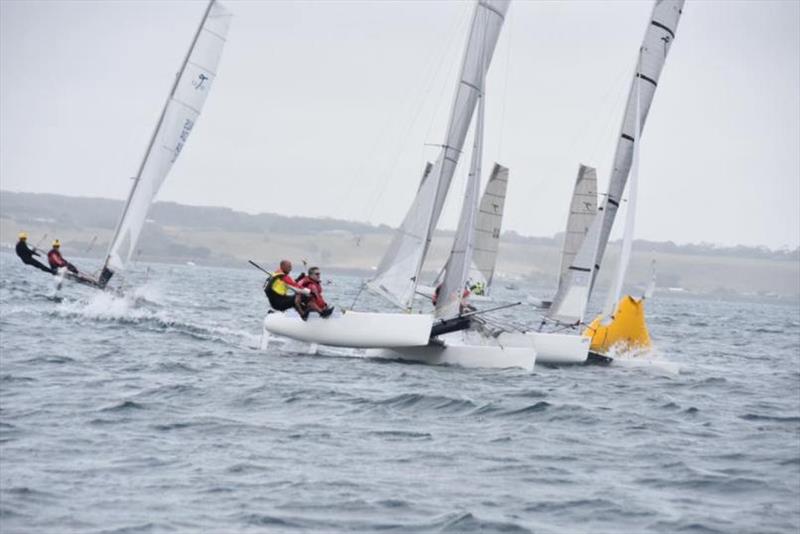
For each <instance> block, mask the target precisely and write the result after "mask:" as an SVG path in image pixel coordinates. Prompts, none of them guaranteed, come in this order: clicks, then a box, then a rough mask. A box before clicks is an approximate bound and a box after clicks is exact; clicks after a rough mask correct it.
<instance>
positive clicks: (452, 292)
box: [264, 0, 536, 369]
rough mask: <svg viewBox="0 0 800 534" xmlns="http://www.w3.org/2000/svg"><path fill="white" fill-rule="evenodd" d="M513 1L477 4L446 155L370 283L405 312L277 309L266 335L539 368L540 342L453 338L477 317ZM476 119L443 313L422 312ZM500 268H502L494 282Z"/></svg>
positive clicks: (410, 356)
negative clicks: (502, 60) (493, 110)
mask: <svg viewBox="0 0 800 534" xmlns="http://www.w3.org/2000/svg"><path fill="white" fill-rule="evenodd" d="M509 3H510V0H481V1H479V2H478V3H477V4H476V6H475V9H474V12H473V17H472V23H471V26H470V31H469V35H468V38H467V44H466V46H465V50H464V56H463V59H462V64H461V71H460V75H459V78H458V84H457V88H456V94H455V99H454V101H453V104H452V107H451V112H450V119H449V122H448V127H447V132H446V135H445V140H444V143H442V145H441V150H440V153H439V157H438V158H437V159H436V162H435V163H434V164H433V166H432V167H431V168H426V173H425V174H424V175H423V179H422V181H421V183H420V185H419V187H418V191H417V195H416V197H415V198H414V201H413V202H412V204H411V207H410V208H409V210H408V212H407V214H406V216H405V219H404V220H403V223H402V224H401V226H400V228H399V229H398V230H397V232H396V233H395V235H394V237H393V239H392V242H391V244H390V245H389V248H388V250H387V252H386V253H385V255H384V257H383V259H382V260H381V262H380V264H379V266H378V269H377V273H376V275H375V276H374V277H373V278H372V279H371V280H370V281H369V282H368V283H367V287H368V288H369V289H370V290H372V291H373V292H374V293H376V294H378V295H380V296H382V297H384V298H385V299H386V300H387V301H389V302H391V303H392V304H394V305H396V306H397V307H399V308H401V309H402V313H363V312H354V311H346V312H345V313H343V314H342V315H340V316H336V317H332V318H330V319H319V318H309V320H308V321H301V320H300V319H299V318H296V317H291V316H289V315H286V314H284V313H269V314H267V317H266V318H265V319H264V330H265V334H267V335H269V334H274V335H279V336H285V337H289V338H292V339H296V340H301V341H306V342H309V343H321V344H327V345H334V346H343V347H362V348H374V349H378V350H376V351H373V352H370V355H371V356H374V357H387V358H392V359H405V360H414V361H420V362H424V363H432V364H438V363H450V364H458V365H463V366H480V367H486V366H488V367H523V368H526V369H532V368H533V365H534V362H535V359H536V353H535V351H534V350H533V347H532V343H531V341H530V340H529V339H526V338H524V337H523V336H518V335H515V334H509V333H506V334H504V335H502V336H500V339H498V338H494V339H493V340H491V341H488V342H487V341H486V340H485V339H481V340H478V341H475V340H472V339H468V337H470V338H471V337H474V336H471V335H468V334H465V333H463V332H455V334H454V335H455V336H457V337H453V336H450V337H445V336H447V335H448V334H451V329H452V330H463V329H464V328H463V327H465V326H466V325H467V324H468V323H469V320H468V318H467V314H469V313H474V311H466V308H465V303H464V302H463V299H464V288H465V285H466V283H467V281H468V278H469V273H470V267H471V265H472V263H473V253H474V251H475V248H476V238H475V234H476V228H477V227H478V226H480V221H479V220H478V219H479V216H478V213H479V193H480V178H481V159H482V147H483V122H484V118H483V115H484V92H485V80H486V72H487V70H488V68H489V65H490V63H491V59H492V56H493V54H494V49H495V46H496V44H497V39H498V38H499V35H500V30H501V28H502V25H503V22H504V19H505V15H506V12H507V10H508V6H509ZM476 107H477V111H476ZM473 115H475V131H474V135H475V142H474V144H473V150H472V158H471V162H470V170H469V175H468V179H467V188H466V193H465V195H464V201H463V205H462V209H461V216H460V218H459V224H458V230H457V232H456V237H455V239H454V244H453V248H452V250H451V253H450V257H449V258H448V260H447V264H446V266H445V269H444V273H445V274H444V278H443V280H442V283H441V285H440V287H439V296H438V300H437V303H436V309H435V311H434V313H433V314H429V313H412V312H413V310H412V307H413V302H414V296H415V294H416V293H417V289H418V285H419V284H418V282H419V276H420V273H421V270H422V265H423V262H424V260H425V256H426V254H427V252H428V248H429V246H430V243H431V240H432V236H433V232H434V230H435V228H436V225H437V223H438V220H439V217H440V215H441V212H442V209H443V207H444V201H445V198H446V196H447V193H448V190H449V188H450V183H451V181H452V178H453V175H454V173H455V170H456V166H457V164H458V161H459V157H460V155H461V153H462V149H463V146H464V142H465V139H466V135H467V131H468V129H469V126H470V124H471V121H472V117H473ZM503 173H504V171H503V170H502V168H500V169H498V170H497V172H496V181H499V180H501V179H502V178H501V177H502V175H503ZM498 185H500V184H499V183H496V184H495V185H493V186H492V187H493V188H494V187H496V186H498ZM492 232H494V230H492ZM497 238H499V229H498V230H497ZM495 255H496V250H495ZM493 269H494V267H493V266H492V272H490V273H489V280H491V277H492V275H493Z"/></svg>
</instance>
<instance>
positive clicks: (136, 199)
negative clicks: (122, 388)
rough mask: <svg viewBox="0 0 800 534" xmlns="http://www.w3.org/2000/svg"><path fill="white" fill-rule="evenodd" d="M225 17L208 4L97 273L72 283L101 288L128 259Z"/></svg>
mask: <svg viewBox="0 0 800 534" xmlns="http://www.w3.org/2000/svg"><path fill="white" fill-rule="evenodd" d="M230 18H231V15H230V12H229V11H228V10H227V9H225V7H223V5H222V4H220V3H219V2H217V1H216V0H211V1H210V2H209V4H208V7H206V10H205V13H204V14H203V18H202V20H201V21H200V25H199V26H198V28H197V32H196V33H195V35H194V39H193V40H192V44H191V46H190V47H189V51H188V53H187V54H186V57H185V58H184V60H183V63H182V64H181V68H180V70H179V71H178V74H177V75H176V76H175V82H174V83H173V85H172V90H171V91H170V93H169V95H168V97H167V101H166V102H165V104H164V108H163V109H162V111H161V116H160V117H159V119H158V122H157V123H156V127H155V130H154V131H153V135H152V136H151V138H150V142H149V144H148V145H147V149H146V150H145V153H144V156H143V157H142V162H141V164H140V165H139V170H138V172H137V173H136V177H135V178H134V181H133V185H132V186H131V190H130V193H129V194H128V199H127V201H126V202H125V207H124V208H123V210H122V214H121V216H120V220H119V223H118V224H117V227H116V230H115V232H114V237H113V238H112V239H111V245H110V246H109V249H108V253H107V254H106V260H105V262H104V264H103V268H102V270H101V272H100V275H99V276H98V277H97V278H89V277H86V276H82V277H81V279H76V278H75V277H73V279H75V281H78V282H81V283H85V284H89V285H92V286H95V287H98V288H105V287H106V285H107V284H108V281H109V280H110V279H111V277H112V276H113V275H114V274H115V273H118V272H120V271H122V270H123V269H124V268H125V267H126V265H127V264H128V262H129V261H130V259H131V256H132V255H133V253H134V251H135V250H136V244H137V242H138V240H139V235H140V233H141V231H142V227H143V226H144V223H145V218H146V217H147V213H148V211H149V209H150V204H151V203H152V201H153V199H154V198H155V196H156V194H157V193H158V190H159V188H160V187H161V184H163V183H164V180H165V179H166V177H167V175H168V174H169V171H170V169H171V168H172V164H173V163H175V161H176V160H177V159H178V156H179V155H180V153H181V150H183V147H184V145H185V144H186V141H187V140H188V138H189V134H190V133H191V132H192V129H193V128H194V126H195V123H196V122H197V119H198V117H199V116H200V112H201V110H202V109H203V104H204V103H205V100H206V97H207V96H208V93H209V91H210V90H211V86H212V84H213V83H214V80H215V79H216V76H217V72H216V71H217V66H218V64H219V60H220V57H221V55H222V49H223V47H224V45H225V39H226V36H227V33H228V26H229V24H230ZM68 276H69V275H68Z"/></svg>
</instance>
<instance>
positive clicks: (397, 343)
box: [264, 311, 433, 349]
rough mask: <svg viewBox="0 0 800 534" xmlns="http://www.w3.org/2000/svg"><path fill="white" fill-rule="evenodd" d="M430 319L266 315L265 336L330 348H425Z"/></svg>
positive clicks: (421, 316) (420, 316) (398, 315)
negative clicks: (305, 319)
mask: <svg viewBox="0 0 800 534" xmlns="http://www.w3.org/2000/svg"><path fill="white" fill-rule="evenodd" d="M432 326H433V316H431V315H427V314H411V313H365V312H354V311H348V312H345V313H343V314H336V315H333V316H331V317H329V318H327V319H322V318H321V317H318V316H316V315H312V316H310V317H309V318H308V320H307V321H303V320H302V319H300V317H299V316H298V315H297V314H296V313H293V312H289V313H268V314H267V316H266V317H265V318H264V331H265V333H269V334H273V335H277V336H284V337H288V338H291V339H295V340H298V341H305V342H307V343H318V344H320V345H330V346H332V347H353V348H361V349H368V348H379V347H413V346H419V345H426V344H427V343H428V339H429V338H430V335H431V327H432Z"/></svg>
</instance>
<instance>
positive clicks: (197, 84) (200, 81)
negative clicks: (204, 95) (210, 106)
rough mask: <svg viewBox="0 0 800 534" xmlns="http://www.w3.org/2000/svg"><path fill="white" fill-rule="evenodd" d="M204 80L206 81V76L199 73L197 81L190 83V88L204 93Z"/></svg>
mask: <svg viewBox="0 0 800 534" xmlns="http://www.w3.org/2000/svg"><path fill="white" fill-rule="evenodd" d="M206 80H208V76H206V75H205V74H204V73H202V72H201V73H200V76H198V77H197V79H196V80H195V81H193V82H192V86H193V87H194V88H195V89H197V90H198V91H205V89H206V86H205V85H203V84H204V83H205V82H206Z"/></svg>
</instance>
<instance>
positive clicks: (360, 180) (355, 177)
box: [339, 20, 458, 220]
mask: <svg viewBox="0 0 800 534" xmlns="http://www.w3.org/2000/svg"><path fill="white" fill-rule="evenodd" d="M457 25H458V21H457V20H456V21H455V22H454V24H453V26H452V27H451V28H450V31H449V32H448V33H449V37H448V38H447V40H446V45H445V47H444V49H443V50H444V51H445V52H446V51H447V50H449V47H450V43H451V42H452V40H453V37H454V35H455V30H456V26H457ZM444 56H446V53H444V52H443V54H442V57H441V58H439V61H438V64H441V62H442V61H443V59H444ZM430 58H431V61H430V62H429V63H428V65H427V67H426V68H425V69H423V72H425V75H424V76H423V77H422V79H423V80H425V82H424V83H422V84H420V85H419V86H418V87H420V88H421V90H420V91H419V92H417V93H414V92H409V93H408V96H407V99H406V100H405V102H404V103H403V105H401V106H386V113H385V114H384V117H383V120H382V121H381V124H382V125H383V127H382V128H380V129H379V131H378V134H377V135H375V136H374V138H373V142H372V143H371V145H370V148H369V150H367V151H366V156H367V157H363V156H364V155H365V153H363V152H359V153H358V154H357V156H358V161H359V164H358V167H357V169H356V171H355V172H354V173H352V178H351V180H350V182H349V184H348V186H347V187H343V188H341V189H340V190H341V191H342V194H341V196H340V198H339V205H342V206H348V205H351V203H350V202H348V200H350V199H351V198H352V197H353V192H354V190H355V188H356V187H361V186H363V184H364V173H365V170H366V167H368V165H367V164H368V163H369V162H370V158H372V159H373V160H374V159H375V154H376V153H377V148H378V146H379V145H381V144H383V142H384V141H385V139H386V137H387V135H388V134H389V132H390V131H391V125H392V124H393V123H396V117H395V115H394V113H393V111H394V110H397V109H401V110H404V109H409V110H413V109H415V108H416V109H417V110H418V111H417V112H416V113H415V114H412V113H407V114H404V116H409V115H412V116H415V115H418V114H419V108H421V104H420V102H421V101H422V100H423V98H424V96H425V93H426V92H427V91H428V90H429V89H428V87H429V86H430V85H432V84H433V83H434V81H435V76H436V72H437V71H438V64H437V62H436V61H435V60H436V56H434V55H432V56H430ZM415 96H416V97H417V99H416V100H417V103H416V104H415V103H414V102H413V100H414V97H415ZM409 129H410V127H409ZM377 174H381V175H384V182H385V181H386V180H388V177H386V176H385V173H377ZM384 186H385V184H384ZM369 205H374V202H369ZM365 208H366V205H362V206H361V209H360V210H358V211H360V212H361V213H364V209H365ZM372 211H373V210H371V211H370V216H369V217H367V220H369V218H370V217H371V213H372Z"/></svg>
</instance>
